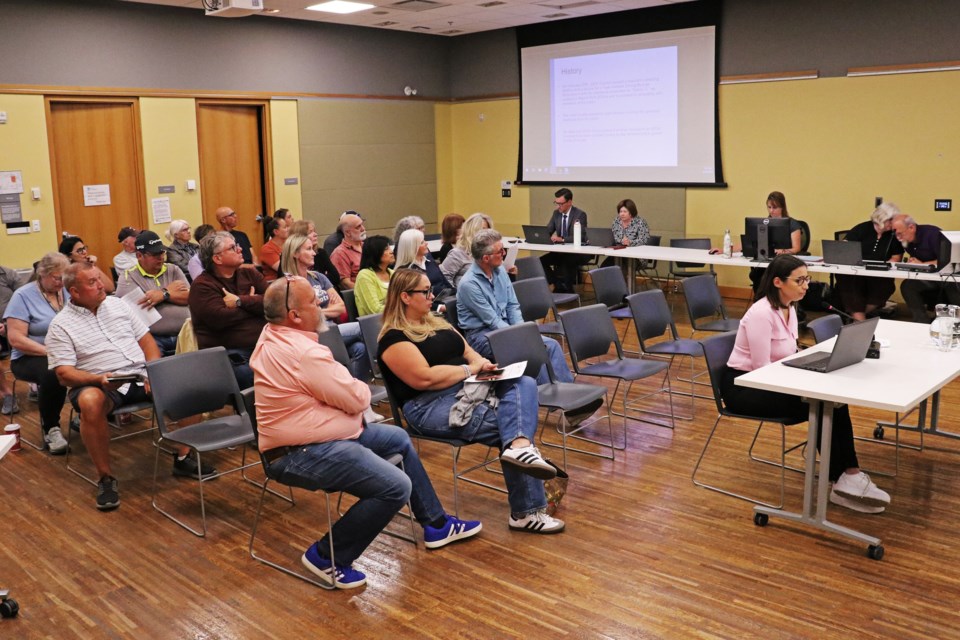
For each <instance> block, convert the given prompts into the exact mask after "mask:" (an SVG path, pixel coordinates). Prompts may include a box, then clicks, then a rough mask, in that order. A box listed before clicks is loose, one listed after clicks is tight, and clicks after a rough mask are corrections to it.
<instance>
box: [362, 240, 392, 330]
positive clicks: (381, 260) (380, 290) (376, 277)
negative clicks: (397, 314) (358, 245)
mask: <svg viewBox="0 0 960 640" xmlns="http://www.w3.org/2000/svg"><path fill="white" fill-rule="evenodd" d="M393 263H394V257H393V249H392V248H391V247H390V238H388V237H386V236H370V237H369V238H367V239H366V240H364V241H363V250H362V251H361V252H360V271H358V272H357V283H356V286H354V288H353V292H354V299H355V300H356V301H357V313H359V314H360V315H361V316H367V315H370V314H372V313H381V312H383V305H384V303H385V302H386V300H387V287H389V286H390V276H391V275H392V274H393V269H391V268H390V265H392V264H393Z"/></svg>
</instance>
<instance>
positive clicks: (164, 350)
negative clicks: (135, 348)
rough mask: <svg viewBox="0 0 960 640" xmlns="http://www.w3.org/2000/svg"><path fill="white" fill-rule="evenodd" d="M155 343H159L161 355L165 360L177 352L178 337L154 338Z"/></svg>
mask: <svg viewBox="0 0 960 640" xmlns="http://www.w3.org/2000/svg"><path fill="white" fill-rule="evenodd" d="M153 341H154V342H156V343H157V348H158V349H160V355H161V356H163V357H164V358H166V357H168V356H172V355H173V354H174V353H176V352H177V336H153Z"/></svg>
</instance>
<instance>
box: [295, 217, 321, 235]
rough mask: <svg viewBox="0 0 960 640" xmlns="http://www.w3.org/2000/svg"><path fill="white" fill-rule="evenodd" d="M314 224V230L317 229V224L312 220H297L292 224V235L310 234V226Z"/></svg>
mask: <svg viewBox="0 0 960 640" xmlns="http://www.w3.org/2000/svg"><path fill="white" fill-rule="evenodd" d="M311 225H313V230H314V231H316V230H317V225H315V224H313V221H312V220H307V219H303V220H296V221H294V223H293V224H292V225H290V235H292V236H308V235H310V226H311Z"/></svg>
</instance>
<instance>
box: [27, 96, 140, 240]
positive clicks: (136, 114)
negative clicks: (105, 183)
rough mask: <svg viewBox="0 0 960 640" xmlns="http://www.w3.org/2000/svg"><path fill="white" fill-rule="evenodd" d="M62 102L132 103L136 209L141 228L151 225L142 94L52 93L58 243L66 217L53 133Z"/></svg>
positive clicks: (48, 102)
mask: <svg viewBox="0 0 960 640" xmlns="http://www.w3.org/2000/svg"><path fill="white" fill-rule="evenodd" d="M59 103H73V104H113V105H117V104H119V105H126V106H128V107H130V110H131V113H132V115H133V145H134V153H135V154H136V158H137V161H136V164H135V166H134V167H133V170H134V172H135V173H136V176H135V184H136V187H137V210H136V212H134V213H135V214H136V216H137V226H138V228H140V229H147V228H149V221H148V220H147V216H146V206H147V185H146V177H145V172H144V164H143V132H142V130H141V127H140V98H138V97H135V96H116V97H95V96H70V95H58V94H51V95H46V96H44V98H43V108H44V112H45V114H46V121H47V152H48V153H49V155H50V178H51V181H52V183H53V214H54V220H55V221H56V225H57V245H58V246H59V245H60V241H61V239H62V238H63V218H62V214H61V207H60V187H59V182H58V179H57V160H56V152H55V149H54V145H55V140H54V136H53V105H54V104H59Z"/></svg>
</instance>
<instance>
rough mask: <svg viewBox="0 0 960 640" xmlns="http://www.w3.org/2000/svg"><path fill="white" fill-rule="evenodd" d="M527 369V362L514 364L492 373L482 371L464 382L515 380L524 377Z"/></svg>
mask: <svg viewBox="0 0 960 640" xmlns="http://www.w3.org/2000/svg"><path fill="white" fill-rule="evenodd" d="M526 368H527V361H526V360H524V361H523V362H514V363H513V364H511V365H508V366H506V367H504V368H503V369H494V370H492V371H481V372H480V373H478V374H477V375H475V376H470V377H469V378H467V379H466V380H464V382H499V381H501V380H513V379H514V378H519V377H520V376H522V375H523V372H524V370H525V369H526Z"/></svg>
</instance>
